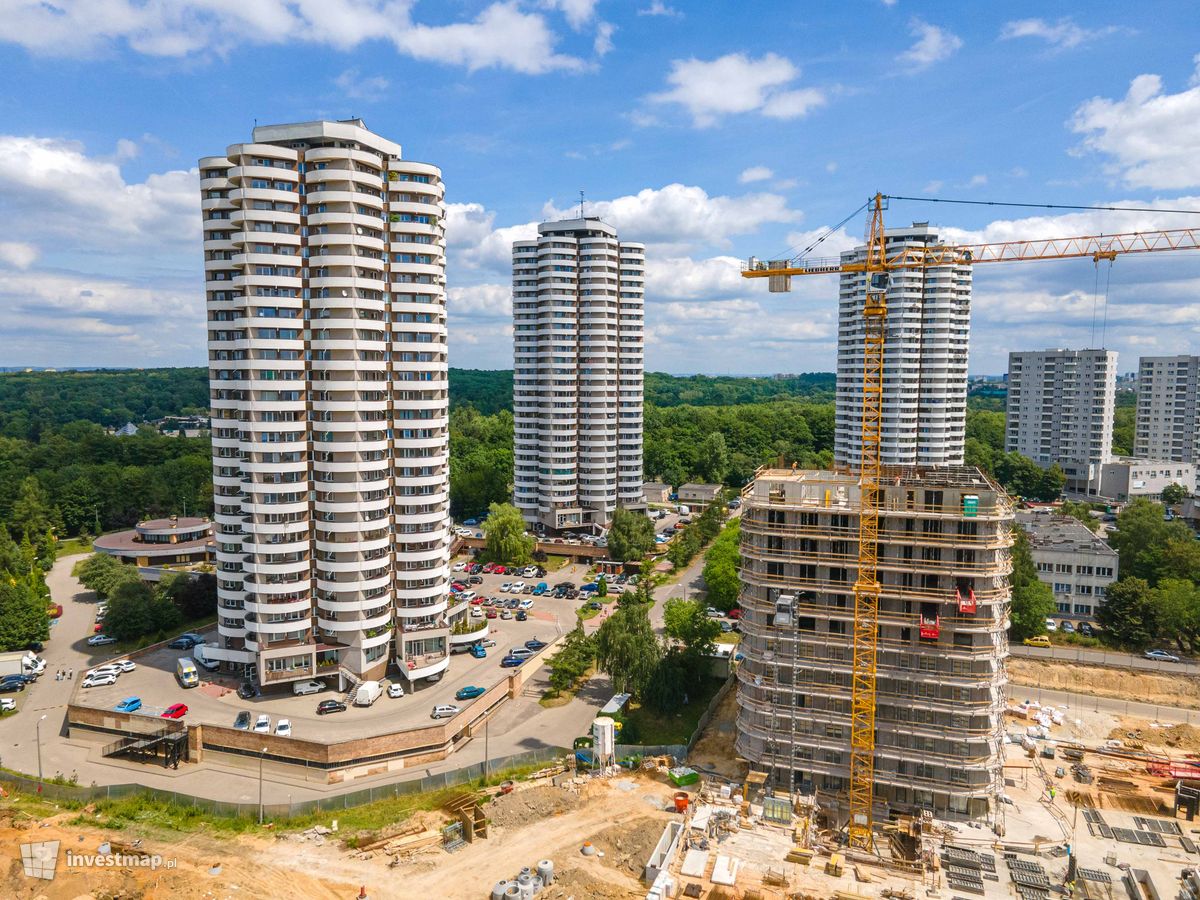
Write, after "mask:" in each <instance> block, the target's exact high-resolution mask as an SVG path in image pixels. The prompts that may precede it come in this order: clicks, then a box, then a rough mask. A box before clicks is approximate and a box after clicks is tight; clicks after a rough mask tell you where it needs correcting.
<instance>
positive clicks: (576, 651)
mask: <svg viewBox="0 0 1200 900" xmlns="http://www.w3.org/2000/svg"><path fill="white" fill-rule="evenodd" d="M595 661H596V641H595V638H594V636H591V635H587V634H585V633H584V631H583V624H582V623H577V624H576V625H575V628H574V629H573V630H572V631H571V632H570V633H568V634H567V636H566V638H564V639H563V642H562V643H561V644H560V645H559V649H558V652H556V653H555V654H554V656H552V657H551V658H550V659H549V660H548V661H547V663H546V665H547V667H548V668H549V670H550V679H549V680H550V689H551V690H552V691H554V692H555V693H556V694H561V693H562V692H563V691H569V690H574V689H575V688H576V686H577V685H578V684H579V681H580V679H582V678H583V676H584V675H585V674H587V671H588V669H590V668H591V667H592V664H593V663H594V662H595Z"/></svg>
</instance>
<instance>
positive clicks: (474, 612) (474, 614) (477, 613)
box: [471, 606, 483, 619]
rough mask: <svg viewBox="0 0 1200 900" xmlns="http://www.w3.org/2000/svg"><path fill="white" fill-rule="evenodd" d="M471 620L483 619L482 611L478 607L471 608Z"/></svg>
mask: <svg viewBox="0 0 1200 900" xmlns="http://www.w3.org/2000/svg"><path fill="white" fill-rule="evenodd" d="M471 618H472V619H482V618H483V610H482V609H480V608H479V607H478V606H472V607H471Z"/></svg>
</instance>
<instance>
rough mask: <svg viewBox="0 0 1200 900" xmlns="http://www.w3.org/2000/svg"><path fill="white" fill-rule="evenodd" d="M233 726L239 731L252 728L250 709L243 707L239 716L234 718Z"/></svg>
mask: <svg viewBox="0 0 1200 900" xmlns="http://www.w3.org/2000/svg"><path fill="white" fill-rule="evenodd" d="M233 727H234V728H236V729H237V730H238V731H249V730H250V710H248V709H243V710H242V711H241V712H240V713H238V714H237V718H236V719H234V720H233Z"/></svg>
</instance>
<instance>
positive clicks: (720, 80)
mask: <svg viewBox="0 0 1200 900" xmlns="http://www.w3.org/2000/svg"><path fill="white" fill-rule="evenodd" d="M799 77H800V70H799V69H797V68H796V66H794V65H793V64H792V63H791V61H789V60H787V59H785V58H784V57H782V56H778V55H776V54H774V53H768V54H766V55H765V56H762V57H760V58H758V59H754V58H752V57H748V56H746V55H745V54H744V53H730V54H728V55H726V56H722V57H720V58H718V59H714V60H700V59H695V58H692V59H677V60H674V61H673V62H672V63H671V73H670V74H669V75H668V76H667V83H668V84H669V85H670V89H669V90H667V91H663V92H661V93H657V94H651V95H650V96H649V97H648V98H647V99H648V100H649V101H650V102H652V103H663V104H666V103H676V104H679V105H681V106H683V107H684V108H685V109H686V110H687V111H688V113H690V114H691V117H692V122H693V124H694V125H695V126H696V127H697V128H706V127H709V126H712V125H715V124H717V122H718V120H719V119H720V118H721V117H722V116H728V115H736V114H739V113H747V112H759V113H761V114H762V115H765V116H770V117H772V118H777V119H793V118H798V117H800V116H803V115H806V114H807V113H808V112H809V111H811V110H812V109H814V108H815V107H818V106H821V105H822V104H824V103H825V101H826V97H825V94H824V92H822V91H821V90H819V89H817V88H800V89H791V88H788V87H787V86H788V85H790V84H792V83H793V82H794V81H795V80H796V79H797V78H799Z"/></svg>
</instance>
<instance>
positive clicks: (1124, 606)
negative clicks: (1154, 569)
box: [1096, 578, 1162, 647]
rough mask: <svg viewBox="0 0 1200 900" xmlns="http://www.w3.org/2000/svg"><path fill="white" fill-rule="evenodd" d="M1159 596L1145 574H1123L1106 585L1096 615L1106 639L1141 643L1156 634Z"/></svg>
mask: <svg viewBox="0 0 1200 900" xmlns="http://www.w3.org/2000/svg"><path fill="white" fill-rule="evenodd" d="M1157 600H1158V598H1156V597H1155V595H1154V590H1153V589H1152V588H1151V587H1150V584H1149V583H1148V582H1147V581H1146V580H1145V579H1144V578H1122V579H1121V580H1120V581H1118V582H1116V583H1115V584H1111V585H1109V586H1108V592H1107V593H1106V594H1105V597H1104V603H1103V604H1101V605H1100V606H1099V607H1097V609H1096V618H1098V619H1099V620H1100V624H1101V625H1103V626H1104V630H1105V632H1106V634H1107V637H1108V639H1109V640H1111V641H1112V642H1113V643H1116V644H1124V645H1126V646H1132V647H1144V646H1146V645H1147V644H1149V643H1150V642H1151V641H1153V640H1154V638H1155V637H1156V636H1157V635H1158V634H1159V630H1160V628H1161V626H1162V623H1161V621H1160V618H1159V609H1158V603H1157Z"/></svg>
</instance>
